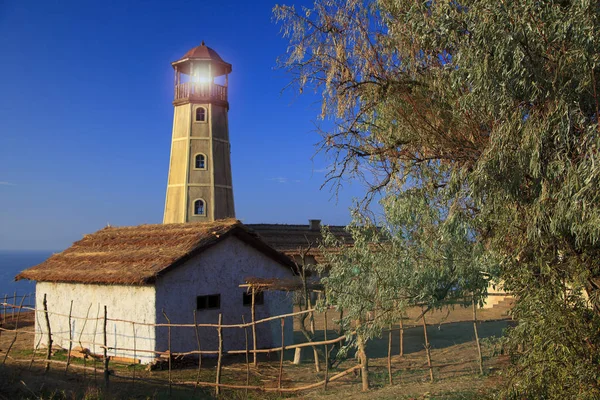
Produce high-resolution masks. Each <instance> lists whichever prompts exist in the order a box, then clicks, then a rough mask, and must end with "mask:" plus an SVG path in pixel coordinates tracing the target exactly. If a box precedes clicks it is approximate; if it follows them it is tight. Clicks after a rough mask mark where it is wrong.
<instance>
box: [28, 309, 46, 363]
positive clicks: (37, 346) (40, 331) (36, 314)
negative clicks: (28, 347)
mask: <svg viewBox="0 0 600 400" xmlns="http://www.w3.org/2000/svg"><path fill="white" fill-rule="evenodd" d="M35 323H36V324H37V329H38V332H39V333H40V337H39V338H38V341H37V343H36V344H35V347H34V348H33V353H32V354H31V362H30V363H29V370H31V367H33V363H34V361H35V355H36V354H37V351H38V348H39V347H40V344H41V343H42V333H43V332H42V326H41V325H40V319H39V317H38V310H36V311H35Z"/></svg>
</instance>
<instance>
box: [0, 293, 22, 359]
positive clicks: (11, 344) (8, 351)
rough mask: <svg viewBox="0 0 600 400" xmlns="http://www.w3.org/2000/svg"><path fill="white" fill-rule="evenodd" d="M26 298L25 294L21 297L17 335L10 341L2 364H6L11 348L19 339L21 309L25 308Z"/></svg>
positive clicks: (16, 328)
mask: <svg viewBox="0 0 600 400" xmlns="http://www.w3.org/2000/svg"><path fill="white" fill-rule="evenodd" d="M24 300H25V296H23V297H22V298H21V304H20V305H19V312H17V321H16V322H15V336H14V337H13V340H12V342H10V345H9V346H8V349H6V354H5V355H4V360H2V364H4V363H5V362H6V358H7V357H8V353H10V350H11V349H12V347H13V345H14V344H15V342H16V341H17V336H18V334H19V318H20V317H21V309H22V308H23V301H24Z"/></svg>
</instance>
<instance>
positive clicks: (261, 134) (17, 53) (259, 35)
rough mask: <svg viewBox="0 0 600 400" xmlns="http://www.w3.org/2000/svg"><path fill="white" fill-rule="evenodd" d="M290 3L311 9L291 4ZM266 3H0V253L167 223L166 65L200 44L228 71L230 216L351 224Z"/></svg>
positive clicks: (312, 103)
mask: <svg viewBox="0 0 600 400" xmlns="http://www.w3.org/2000/svg"><path fill="white" fill-rule="evenodd" d="M288 4H295V5H297V6H299V5H302V4H305V5H307V4H309V2H308V1H300V0H290V1H289V2H288ZM274 5H275V3H274V2H273V1H266V0H253V1H249V0H226V1H204V0H196V1H166V0H165V1H141V0H140V1H81V0H79V1H66V0H62V1H46V0H42V1H5V2H1V1H0V58H1V60H2V62H1V63H0V249H51V250H60V249H64V248H66V247H68V246H69V245H70V244H71V243H72V242H73V241H75V240H78V239H80V238H81V236H82V235H83V234H86V233H90V232H94V231H96V230H98V229H100V228H102V227H104V226H106V224H107V223H110V224H111V225H137V224H142V223H160V222H162V213H163V207H164V196H165V188H166V180H167V172H168V160H169V150H170V149H169V147H170V136H171V128H172V120H173V107H172V103H171V102H172V97H173V88H172V86H173V71H172V67H171V65H170V62H172V61H175V60H177V59H179V58H180V57H181V56H183V54H185V52H186V51H187V50H189V49H190V48H192V47H194V46H197V45H199V44H200V42H201V41H202V40H205V41H206V44H207V45H208V46H209V47H212V48H213V49H215V50H216V51H217V52H218V53H219V54H220V55H221V57H222V58H223V59H224V60H225V61H228V62H230V63H232V64H233V73H232V75H231V76H230V91H229V94H230V99H229V100H230V106H231V108H230V113H229V121H230V136H231V142H232V169H233V184H234V196H235V202H236V212H237V216H238V218H239V219H241V220H242V221H244V222H247V223H261V222H264V223H307V219H308V218H320V219H323V221H324V223H327V224H337V225H341V224H342V225H343V224H346V223H348V222H349V212H348V208H349V206H350V205H351V199H352V198H353V197H359V196H360V195H361V194H362V189H361V188H360V187H359V186H358V185H357V184H354V185H348V184H347V185H345V187H344V190H343V191H342V192H341V194H340V196H339V197H338V198H337V200H336V199H335V198H333V199H332V194H331V193H330V192H329V191H328V190H319V187H320V185H321V184H322V183H323V182H324V172H323V170H324V169H325V168H326V166H327V161H326V160H325V159H324V158H323V157H321V156H319V157H317V158H315V159H314V160H312V159H311V157H312V156H313V155H314V153H315V147H314V144H315V143H316V142H317V141H318V140H319V136H318V135H317V134H316V133H315V132H314V121H315V118H316V115H317V113H318V111H319V104H318V101H319V98H318V96H315V95H312V97H310V95H308V96H307V95H303V96H301V97H298V96H297V95H296V94H295V93H292V92H285V93H283V94H282V93H281V91H282V89H283V88H284V86H285V85H286V84H287V83H288V82H289V80H290V79H291V77H290V76H289V75H287V74H286V73H285V72H284V71H282V70H277V69H275V68H274V67H275V65H276V59H277V57H278V56H280V55H282V54H284V53H285V51H286V46H287V42H286V41H285V39H283V38H282V37H281V35H280V34H279V28H280V27H279V26H278V25H276V24H275V23H273V21H272V11H271V10H272V8H273V6H274Z"/></svg>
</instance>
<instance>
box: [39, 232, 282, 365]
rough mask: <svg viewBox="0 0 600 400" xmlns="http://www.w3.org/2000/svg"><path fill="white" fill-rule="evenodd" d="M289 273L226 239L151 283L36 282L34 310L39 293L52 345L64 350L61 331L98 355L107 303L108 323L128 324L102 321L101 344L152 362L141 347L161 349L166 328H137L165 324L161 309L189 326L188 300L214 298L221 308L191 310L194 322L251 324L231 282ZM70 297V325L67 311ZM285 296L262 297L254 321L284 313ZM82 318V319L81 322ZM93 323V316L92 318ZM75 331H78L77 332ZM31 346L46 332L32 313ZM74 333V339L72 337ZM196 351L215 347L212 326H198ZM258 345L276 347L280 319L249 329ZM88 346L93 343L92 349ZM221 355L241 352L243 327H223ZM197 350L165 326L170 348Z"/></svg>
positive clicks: (191, 305)
mask: <svg viewBox="0 0 600 400" xmlns="http://www.w3.org/2000/svg"><path fill="white" fill-rule="evenodd" d="M290 276H292V271H291V270H290V269H288V267H285V266H282V265H281V264H279V263H278V262H277V261H275V260H273V259H271V258H270V257H268V256H266V255H265V254H263V253H262V252H260V251H258V250H256V249H255V248H253V247H251V246H250V245H248V244H246V243H245V242H243V241H241V240H239V239H237V238H235V237H229V238H227V239H225V240H223V241H222V242H220V243H218V244H216V245H215V246H213V247H211V248H209V249H207V250H206V251H204V252H202V253H201V254H199V255H198V256H196V257H194V258H192V259H190V260H188V261H187V262H185V263H184V264H182V265H180V266H178V267H176V268H174V269H173V270H171V271H169V272H168V273H166V274H165V275H164V276H162V277H160V278H159V279H158V281H157V282H156V284H155V285H154V286H150V285H148V286H135V285H99V284H79V283H77V284H75V283H52V282H38V283H37V285H36V308H37V309H38V310H43V304H42V303H43V299H44V294H45V295H46V296H47V302H48V311H49V314H50V328H51V331H52V339H53V341H54V346H60V347H62V348H64V349H68V347H69V330H71V332H72V335H73V340H75V341H76V343H73V347H78V346H79V345H80V344H79V341H80V340H81V345H82V346H83V347H84V348H88V349H90V351H91V352H92V353H95V354H102V348H101V347H100V345H101V344H102V343H103V315H104V306H105V305H106V306H107V312H108V318H109V319H121V320H126V321H135V323H136V324H135V332H136V333H135V343H134V334H133V329H134V326H133V324H132V323H131V322H121V321H108V325H107V342H108V346H109V347H120V348H125V349H133V348H134V346H135V348H136V349H137V350H138V351H137V352H136V354H135V358H137V359H140V360H141V361H142V362H143V363H147V362H150V361H152V359H153V354H152V353H149V352H143V351H141V350H157V351H165V350H167V349H168V348H169V345H168V328H166V327H156V328H155V327H152V326H148V325H144V323H148V324H154V323H166V322H167V321H166V319H165V318H164V316H163V313H162V312H163V310H164V311H165V313H166V314H167V316H168V317H169V319H170V320H171V323H173V324H193V322H194V312H195V311H196V297H197V296H202V295H211V294H220V295H221V307H220V309H215V310H198V311H197V314H196V315H197V321H198V323H212V324H216V323H217V321H218V315H219V313H222V314H223V324H239V323H241V322H242V315H244V318H245V320H246V322H250V321H251V313H250V307H249V306H244V305H243V304H242V294H243V293H244V291H245V289H243V288H240V287H239V285H240V284H243V283H244V279H245V278H247V277H259V278H288V277H290ZM71 300H73V311H72V321H71V326H69V318H68V314H69V308H70V306H71ZM292 309H293V306H292V295H291V294H288V293H286V292H276V291H274V292H265V294H264V304H263V305H257V306H256V319H263V318H267V317H271V316H276V315H281V314H287V313H291V312H292ZM86 314H87V315H88V317H89V320H88V321H87V323H84V317H85V316H86ZM96 318H97V319H96ZM82 331H83V333H81V332H82ZM36 332H37V334H36V338H35V344H38V342H39V345H38V346H40V347H45V346H46V344H47V329H46V322H45V318H44V313H43V311H38V313H37V315H36ZM80 334H81V336H80ZM199 334H200V342H201V349H202V350H217V349H218V335H217V330H216V329H215V328H199ZM284 335H285V344H288V345H289V344H291V343H293V320H292V318H291V317H290V318H286V319H285V328H284ZM257 338H258V343H257V344H258V347H259V348H267V347H277V346H280V345H281V321H280V320H279V319H278V320H274V321H271V322H267V323H263V324H260V325H258V326H257ZM248 340H249V343H250V348H251V346H252V330H251V328H248ZM94 343H95V344H94ZM223 343H224V348H225V350H244V349H245V346H246V345H245V335H244V329H241V328H232V329H223ZM191 350H197V341H196V334H195V331H194V328H185V327H173V328H171V351H172V352H184V351H191ZM108 355H109V356H120V357H128V358H133V357H134V354H133V351H127V350H113V349H111V350H109V352H108Z"/></svg>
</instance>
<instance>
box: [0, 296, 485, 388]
mask: <svg viewBox="0 0 600 400" xmlns="http://www.w3.org/2000/svg"><path fill="white" fill-rule="evenodd" d="M27 299H29V301H31V300H34V297H32V295H22V296H17V295H16V294H15V295H14V296H12V297H10V296H4V301H3V302H2V303H0V311H1V318H2V319H1V320H0V322H1V324H0V337H1V335H12V338H11V339H10V343H9V346H8V347H7V348H6V350H5V351H4V355H3V356H1V355H0V357H2V363H3V364H4V363H5V362H6V361H7V359H9V358H10V359H12V360H14V361H16V362H27V363H29V368H31V366H32V365H33V364H34V363H42V364H44V370H45V371H46V372H47V371H48V370H49V369H50V367H51V365H59V366H62V367H64V370H65V373H67V372H68V371H69V368H75V369H82V370H84V373H85V371H94V373H96V371H100V370H101V371H102V372H103V379H104V384H105V386H106V387H108V386H109V384H110V376H111V374H112V375H114V376H116V377H120V378H126V377H125V376H121V375H118V374H116V373H114V372H112V373H111V371H110V362H111V361H113V362H116V361H130V362H131V363H132V364H133V369H132V376H131V377H127V378H131V379H132V382H133V383H135V381H136V379H137V380H142V381H143V380H144V379H143V378H141V377H139V376H138V377H136V367H135V365H136V364H137V363H138V362H139V361H138V359H137V356H138V355H139V354H151V355H154V357H156V358H157V359H164V360H165V362H168V385H169V390H170V389H171V387H172V385H173V384H177V385H185V386H190V385H191V386H194V387H213V388H214V389H215V393H216V394H219V393H220V391H221V389H222V388H226V389H243V390H255V391H262V392H280V393H285V392H299V391H303V390H309V389H314V388H317V387H320V386H323V387H324V389H325V390H326V389H327V385H328V383H329V382H334V381H336V380H339V379H340V378H342V377H344V376H347V375H348V374H350V373H352V372H354V371H356V370H360V371H361V374H362V376H363V380H362V382H363V385H362V387H363V390H367V389H368V387H369V382H368V373H367V371H368V369H367V368H368V360H367V358H366V354H365V353H364V351H361V349H360V343H361V338H355V339H357V343H359V352H358V355H359V363H358V365H354V366H352V367H350V368H347V369H345V370H343V371H341V372H338V373H336V374H335V375H331V376H330V374H329V372H330V371H329V362H328V359H327V357H328V355H329V346H332V345H335V344H337V343H341V342H344V341H345V340H347V339H351V338H352V337H353V336H355V335H356V333H355V332H350V333H348V334H347V335H345V336H338V337H335V338H331V339H328V338H327V311H326V310H325V312H324V313H323V317H324V327H325V329H324V333H325V338H324V340H320V341H312V342H311V341H309V342H304V343H298V344H291V345H287V346H286V345H285V329H284V327H285V318H289V317H294V316H298V315H302V314H306V313H309V314H312V315H314V312H315V309H314V308H312V309H308V310H305V311H298V312H293V313H289V314H283V315H277V316H272V317H268V318H264V319H260V320H255V321H251V322H245V321H244V319H243V316H242V323H240V324H223V323H222V314H219V317H218V321H217V323H216V324H207V323H198V322H197V321H196V315H195V313H194V323H192V324H173V323H171V321H170V319H169V317H168V315H167V314H166V313H165V312H164V311H163V316H164V318H165V320H166V321H167V323H159V324H155V323H147V322H139V321H130V320H124V319H115V318H109V310H108V309H107V307H106V306H104V308H103V310H102V311H103V312H102V315H98V316H96V317H91V316H89V309H88V315H86V316H85V317H82V316H75V315H72V308H73V307H72V306H73V302H72V301H71V309H70V311H69V314H64V313H62V314H61V313H57V312H53V311H50V310H48V305H47V304H48V303H47V299H46V295H45V294H44V297H43V302H42V304H41V306H42V308H36V307H35V305H34V304H27V303H26V300H27ZM34 302H35V301H34ZM24 312H30V313H35V316H36V318H35V322H34V323H35V324H36V325H37V326H36V327H35V328H34V330H27V329H23V328H20V320H21V318H22V316H23V313H24ZM51 315H52V316H60V317H63V318H68V323H69V327H71V326H73V325H72V321H73V320H81V321H83V326H82V328H81V330H80V332H79V333H80V334H79V336H78V337H76V335H74V332H73V330H72V329H69V337H68V338H66V337H63V336H62V335H60V334H58V333H56V332H53V330H52V326H51V321H50V316H51ZM420 319H421V321H422V325H423V333H424V339H425V343H424V347H425V350H426V357H427V359H426V361H427V367H428V369H429V378H430V380H431V381H432V382H433V381H434V379H435V377H434V367H441V366H442V365H437V366H436V365H434V363H433V361H432V358H431V352H430V347H431V345H430V343H429V340H428V336H427V322H426V319H425V313H423V314H422V315H421V318H420ZM274 320H279V321H280V325H281V346H277V347H272V348H266V349H259V348H256V326H257V325H259V324H263V323H267V322H270V321H274ZM109 322H120V323H125V324H130V325H131V327H132V333H133V347H132V348H129V347H126V348H123V347H115V346H109V344H108V340H107V336H108V333H107V325H108V323H109ZM88 323H90V324H92V323H93V324H94V325H95V328H94V338H96V334H97V333H100V332H97V329H100V330H101V337H102V338H103V340H102V342H96V341H95V340H94V341H82V338H81V335H82V334H83V331H84V329H85V326H86V325H87V324H88ZM42 324H43V325H44V326H45V330H44V329H42ZM7 325H10V327H7ZM136 326H137V327H139V326H148V327H165V328H167V330H168V333H167V336H168V337H167V342H168V346H167V348H166V349H165V350H164V351H157V350H153V349H147V348H138V347H137V346H136ZM199 328H211V329H215V330H216V332H217V335H218V338H219V340H218V349H217V350H203V349H202V347H201V343H202V338H201V336H200V335H199V333H198V329H199ZM248 328H251V334H252V343H253V346H252V348H250V345H249V343H250V340H249V338H248ZM172 329H193V330H194V334H195V338H196V343H197V348H196V349H195V350H191V351H185V352H172V351H171V349H172V343H171V336H172V335H171V333H172ZM225 329H242V330H243V331H244V336H245V348H244V349H234V350H225V349H224V343H223V330H225ZM405 329H407V328H406V327H405V326H404V324H403V322H402V321H400V323H399V327H398V328H397V329H396V330H398V331H399V337H400V356H403V355H404V330H405ZM473 329H474V334H475V339H476V340H475V342H476V345H477V351H478V359H477V360H473V361H477V362H478V365H479V369H480V373H482V374H483V357H482V352H481V346H480V342H479V335H478V331H477V307H476V305H475V303H473ZM392 331H393V329H391V327H390V329H388V330H387V331H386V332H387V333H388V335H389V336H388V352H387V367H388V368H387V369H388V375H389V384H393V379H392V362H391V357H392ZM23 334H24V335H33V336H34V337H36V336H37V337H36V339H35V343H34V351H33V353H32V356H31V359H28V360H24V359H16V358H13V357H11V356H10V352H11V350H12V348H13V345H14V344H15V342H16V341H17V338H18V337H19V335H23ZM42 335H45V339H46V346H45V347H46V352H45V356H44V358H39V359H36V354H38V350H39V349H40V344H41V342H42ZM57 339H60V340H61V341H62V342H63V343H64V342H67V343H68V349H66V350H67V360H66V361H60V360H53V359H52V344H53V343H55V342H56V340H57ZM73 346H77V349H78V351H82V352H87V356H89V357H90V358H92V359H93V360H94V365H93V366H87V364H86V362H85V360H86V358H84V365H78V364H73V363H72V359H71V354H72V353H73ZM86 346H87V347H86ZM319 346H323V347H324V350H325V352H324V354H325V355H326V359H325V373H324V379H323V380H320V381H318V382H315V383H312V384H308V385H303V386H294V387H284V386H283V384H282V376H283V370H284V362H283V361H284V352H285V350H291V349H301V348H304V347H312V348H313V349H316V348H317V347H319ZM92 347H94V348H95V349H96V348H98V349H101V351H102V354H100V355H98V354H92V353H91V352H90V351H89V348H92ZM114 350H120V351H126V352H131V353H132V354H133V358H132V359H131V360H116V359H115V357H111V356H109V355H108V352H109V351H114ZM276 352H279V353H280V356H279V369H278V376H277V386H276V387H270V386H266V385H263V386H256V385H250V384H249V377H250V365H251V364H254V366H257V365H258V362H257V358H256V356H257V355H258V354H259V353H276ZM361 353H362V354H361ZM0 354H1V353H0ZM206 355H210V356H216V358H217V363H216V379H215V381H214V382H207V381H201V380H200V371H201V369H202V358H203V356H206ZM225 355H245V364H246V383H245V384H240V385H237V384H236V385H233V384H225V383H223V382H222V373H221V370H222V366H223V357H224V356H225ZM250 355H252V356H253V359H252V361H251V360H250ZM186 356H194V357H196V356H197V357H198V370H197V378H196V380H194V381H177V382H175V381H174V380H173V379H172V370H173V360H174V359H176V358H180V357H186ZM117 358H118V357H117ZM98 361H101V367H100V368H98V366H97V362H98Z"/></svg>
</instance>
